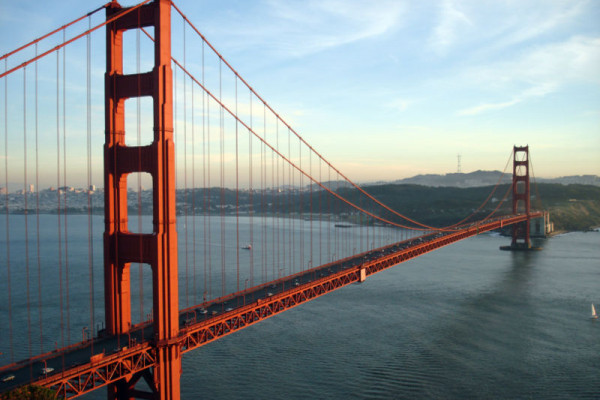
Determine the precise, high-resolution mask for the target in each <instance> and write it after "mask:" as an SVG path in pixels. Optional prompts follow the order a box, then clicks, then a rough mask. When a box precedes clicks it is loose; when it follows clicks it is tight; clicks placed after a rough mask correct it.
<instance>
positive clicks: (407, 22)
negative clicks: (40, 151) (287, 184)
mask: <svg viewBox="0 0 600 400" xmlns="http://www.w3.org/2000/svg"><path fill="white" fill-rule="evenodd" d="M122 4H123V5H131V4H133V2H122ZM176 4H177V5H178V7H179V8H180V9H181V10H182V11H183V12H184V13H185V14H186V15H187V16H188V18H189V19H190V20H191V21H192V22H193V23H194V25H195V26H196V27H198V29H199V30H200V31H201V32H202V33H203V34H204V35H205V36H206V38H207V39H208V40H209V41H210V42H211V43H212V44H213V45H214V46H215V47H216V48H217V49H218V51H219V52H220V53H221V54H222V55H223V56H224V57H225V59H227V60H228V62H229V63H230V64H231V65H232V66H233V67H234V68H236V70H237V71H238V72H239V73H240V74H241V75H242V76H243V77H244V79H245V80H246V81H247V82H248V83H249V84H250V85H251V86H252V87H253V88H254V89H255V90H256V91H257V93H258V94H260V95H261V96H262V97H263V98H264V99H265V100H266V101H267V102H268V103H269V104H270V105H271V107H273V109H275V111H276V112H277V113H278V114H279V115H281V116H282V117H283V118H284V119H285V120H286V121H287V122H288V123H289V124H290V125H291V126H292V127H294V129H295V130H296V131H297V132H298V133H300V134H301V135H302V136H303V137H304V139H306V141H307V142H309V143H310V144H311V145H312V146H313V147H314V148H316V149H317V150H318V151H319V152H320V153H321V154H322V155H324V156H325V157H326V158H327V159H328V160H330V161H331V162H332V163H333V164H334V165H335V166H336V167H337V168H338V169H340V170H341V171H342V172H344V173H345V174H346V175H348V176H349V177H350V178H351V179H352V180H354V181H357V182H368V181H376V180H394V179H400V178H405V177H410V176H414V175H417V174H427V173H434V174H445V173H453V172H457V168H458V157H457V156H458V155H460V156H461V157H460V159H461V161H460V163H461V170H462V172H471V171H476V170H502V169H503V168H504V166H505V164H506V160H507V158H508V156H509V154H510V153H511V150H512V147H513V145H529V147H530V156H531V161H532V162H533V165H534V169H535V174H536V175H537V176H539V177H558V176H568V175H583V174H595V175H600V24H599V23H598V21H600V1H595V0H589V1H580V0H568V1H566V0H565V1H554V0H542V1H536V0H514V1H513V0H498V1H481V0H479V1H469V0H466V1H452V0H447V1H444V0H439V1H402V0H375V1H366V0H362V1H354V0H314V1H313V0H305V1H295V0H286V1H282V0H257V1H241V0H238V1H233V0H219V1H216V0H212V1H205V0H203V1H197V0H194V1H191V0H179V1H176ZM46 5H47V3H46V2H43V1H40V0H38V1H33V0H21V1H8V0H0V37H2V38H7V37H10V38H11V40H2V42H1V43H0V53H1V54H5V53H7V52H8V51H10V50H12V49H13V48H14V47H16V46H17V45H19V44H22V43H25V42H27V41H29V40H31V39H33V38H35V37H38V36H40V35H42V34H44V33H46V32H48V31H49V30H51V29H53V28H56V27H57V26H59V25H62V24H64V23H66V22H68V21H70V20H72V19H74V18H76V17H78V16H80V15H83V14H85V13H86V12H88V11H90V10H92V9H94V8H96V7H98V6H100V5H102V3H100V2H94V1H75V0H65V1H61V2H59V3H56V4H55V6H52V7H48V6H46ZM175 35H176V33H174V36H175ZM100 72H101V71H100Z"/></svg>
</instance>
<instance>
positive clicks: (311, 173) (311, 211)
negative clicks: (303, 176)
mask: <svg viewBox="0 0 600 400" xmlns="http://www.w3.org/2000/svg"><path fill="white" fill-rule="evenodd" d="M308 171H309V175H310V176H313V171H312V150H309V151H308ZM309 184H310V237H309V240H310V246H309V247H310V255H309V257H308V262H309V264H310V268H312V267H313V184H312V183H309Z"/></svg>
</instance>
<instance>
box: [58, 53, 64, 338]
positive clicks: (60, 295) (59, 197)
mask: <svg viewBox="0 0 600 400" xmlns="http://www.w3.org/2000/svg"><path fill="white" fill-rule="evenodd" d="M59 88H60V51H57V52H56V200H57V207H56V215H57V218H58V223H57V228H58V246H57V248H58V282H59V292H58V295H59V297H60V347H64V345H65V335H64V307H63V275H62V219H61V211H62V210H61V201H60V200H61V196H60V190H61V189H60V187H61V185H60V89H59Z"/></svg>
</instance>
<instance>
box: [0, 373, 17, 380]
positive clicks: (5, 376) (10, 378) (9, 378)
mask: <svg viewBox="0 0 600 400" xmlns="http://www.w3.org/2000/svg"><path fill="white" fill-rule="evenodd" d="M14 379H15V376H14V375H13V374H8V375H4V376H3V377H2V382H10V381H12V380H14Z"/></svg>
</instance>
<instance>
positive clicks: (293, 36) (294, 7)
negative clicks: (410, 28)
mask: <svg viewBox="0 0 600 400" xmlns="http://www.w3.org/2000/svg"><path fill="white" fill-rule="evenodd" d="M405 8H406V7H405V5H404V4H403V2H399V1H394V0H384V1H378V2H377V3H371V2H364V1H358V0H348V1H342V0H309V1H302V2H290V1H279V0H267V1H266V2H265V4H264V5H263V6H261V7H259V8H258V10H259V11H258V12H261V13H263V15H260V21H261V23H260V24H258V25H257V24H256V18H251V20H252V21H253V22H252V23H253V26H252V27H250V26H248V23H242V24H240V25H239V32H243V34H237V33H236V34H235V35H233V34H232V37H233V36H235V37H236V38H237V40H240V38H243V40H244V43H243V45H244V46H245V47H248V46H253V45H256V46H259V45H260V46H261V47H262V49H263V50H265V51H268V52H269V53H270V54H277V55H282V56H292V57H301V56H305V55H309V54H312V53H316V52H319V51H323V50H326V49H331V48H334V47H337V46H341V45H345V44H349V43H353V42H356V41H359V40H364V39H368V38H372V37H376V36H379V35H383V34H386V33H388V32H390V31H391V30H393V29H394V28H395V27H397V26H398V25H399V24H400V22H401V16H402V15H403V13H404V11H405ZM234 33H235V32H234ZM265 43H267V47H265Z"/></svg>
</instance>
